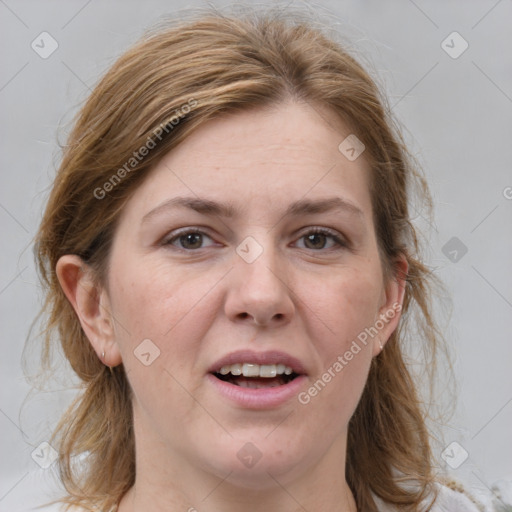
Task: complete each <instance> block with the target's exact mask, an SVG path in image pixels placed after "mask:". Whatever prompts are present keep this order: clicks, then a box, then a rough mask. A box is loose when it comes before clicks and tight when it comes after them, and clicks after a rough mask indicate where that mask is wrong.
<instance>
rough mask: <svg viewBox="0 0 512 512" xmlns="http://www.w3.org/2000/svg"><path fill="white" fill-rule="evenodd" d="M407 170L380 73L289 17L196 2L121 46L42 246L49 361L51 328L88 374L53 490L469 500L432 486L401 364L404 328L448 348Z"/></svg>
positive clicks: (298, 501)
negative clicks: (185, 15) (203, 9)
mask: <svg viewBox="0 0 512 512" xmlns="http://www.w3.org/2000/svg"><path fill="white" fill-rule="evenodd" d="M285 18H286V19H285ZM414 183H416V184H417V185H419V186H420V188H421V189H422V190H423V192H424V193H425V194H427V189H426V185H425V184H424V182H423V180H422V179H421V177H420V176H419V175H418V174H417V173H416V172H415V171H414V169H413V167H412V165H411V164H410V162H409V159H408V157H407V153H406V150H405V148H404V146H403V144H402V143H401V140H400V137H399V135H398V134H397V132H396V130H395V129H394V128H393V124H392V121H391V120H390V118H389V116H388V113H387V111H386V109H385V108H384V107H383V103H382V100H381V99H380V98H379V93H378V91H377V89H376V87H375V85H374V83H373V82H372V80H371V78H370V77H369V76H368V74H367V73H366V72H365V71H364V70H363V69H362V67H361V66H360V65H359V64H358V63H357V62H356V61H355V60H354V59H353V58H352V57H350V56H349V55H348V54H347V53H346V51H345V50H344V49H342V48H341V47H340V46H339V45H338V44H337V43H336V42H334V41H333V40H331V39H329V38H327V37H326V36H325V35H323V34H322V33H321V32H320V31H319V30H318V29H314V28H312V27H311V26H308V24H307V23H305V22H303V21H301V20H300V19H299V18H298V17H297V18H293V17H292V16H291V14H290V13H289V12H287V13H286V14H285V15H278V14H276V13H273V12H269V13H267V14H258V13H254V12H248V13H247V14H244V15H237V16H222V15H219V14H215V13H212V14H208V15H203V16H200V17H198V18H197V19H194V20H191V21H188V22H187V23H183V24H181V25H178V26H174V27H171V28H167V29H163V30H162V29H160V30H159V31H157V32H155V33H153V34H150V35H148V36H147V37H145V38H144V39H143V40H142V41H141V42H139V43H138V44H137V45H136V46H135V47H133V48H132V49H130V50H129V51H128V52H127V53H125V54H124V55H123V56H122V57H121V58H120V59H119V60H118V61H117V62H116V63H115V64H114V66H113V67H112V68H111V69H110V70H109V72H108V73H107V74H106V75H105V77H104V78H103V79H102V80H101V82H100V83H99V84H98V86H97V87H96V88H95V90H94V91H93V93H92V95H91V96H90V98H89V100H88V101H87V103H86V104H85V106H84V107H83V109H82V111H81V112H80V114H79V116H78V119H77V121H76V124H75V127H74V129H73V131H72V133H71V135H70V138H69V142H68V144H67V146H66V148H65V150H64V155H63V161H62V164H61V167H60V169H59V171H58V174H57V178H56V181H55V184H54V187H53V190H52V193H51V197H50V199H49V202H48V206H47V209H46V212H45V215H44V218H43V221H42V224H41V227H40V231H39V234H38V238H37V245H36V250H37V258H38V263H39V268H40V272H41V275H42V278H43V282H44V284H45V286H46V287H47V291H48V292H47V302H46V311H47V312H48V315H49V316H48V331H47V338H46V340H45V344H46V345H45V347H46V349H47V351H46V354H48V353H49V347H50V336H51V332H52V331H53V330H57V331H58V333H59V337H60V342H61V344H62V348H63V350H64V353H65V355H66V357H67V359H68V360H69V363H70V364H71V366H72V368H73V370H74V371H75V372H76V374H77V375H78V376H79V378H80V379H81V380H82V381H83V393H82V394H81V395H80V396H79V397H78V399H77V401H76V403H75V404H74V405H73V406H72V408H71V409H70V410H69V411H68V412H67V413H66V415H65V416H64V417H63V419H62V421H61V423H60V425H59V427H58V429H57V432H56V436H55V440H54V441H53V443H54V444H57V443H58V447H59V454H60V458H59V468H60V471H61V477H62V481H63V483H64V485H65V487H66V491H67V496H66V498H65V499H64V500H63V501H64V503H66V504H68V505H70V506H74V507H79V509H80V510H84V509H85V510H103V511H108V510H117V511H118V512H132V511H141V510H184V511H185V510H188V511H193V510H198V511H201V512H202V511H219V510H223V511H230V510H235V509H236V510H247V511H259V510H265V511H267V510H280V511H292V510H293V511H295V510H308V511H311V512H313V511H317V510H318V511H320V510H322V511H324V510H333V511H334V510H343V511H346V512H348V511H356V510H358V511H377V510H410V511H413V510H414V511H416V510H418V511H419V510H458V509H457V508H456V507H458V506H459V505H460V507H461V508H460V510H466V511H473V510H477V509H476V508H475V506H474V504H472V502H471V501H470V500H469V499H468V498H467V497H465V496H463V495H462V494H460V493H456V492H454V491H451V490H449V489H448V488H447V487H443V486H440V485H439V484H438V483H437V476H436V475H435V472H434V463H433V459H432V455H431V449H430V444H429V433H428V430H427V428H426V426H425V411H424V410H423V408H422V406H421V402H420V399H419V396H418V394H417V391H416V388H415V383H414V381H413V379H412V377H411V375H410V373H409V370H408V368H407V366H406V364H405V362H404V357H403V343H404V340H406V339H407V333H408V330H407V319H408V318H414V325H413V327H414V331H415V332H416V338H415V339H414V342H415V343H418V344H423V345H424V347H425V350H426V351H427V352H428V351H430V352H431V353H432V354H434V353H435V351H436V348H437V347H438V346H439V344H440V343H441V340H440V337H439V335H438V332H437V330H436V327H435V324H434V322H433V320H432V318H431V314H430V306H429V282H430V281H431V280H432V276H431V275H430V273H429V271H428V269H427V268H426V267H425V266H424V265H423V264H422V263H421V261H420V259H419V258H418V256H417V249H418V247H417V239H416V233H415V230H414V227H413V225H412V224H411V222H410V218H409V212H408V207H407V202H408V196H409V194H410V188H411V187H412V186H414ZM414 312H416V313H415V316H414V317H412V315H413V313H414ZM418 333H419V334H418ZM442 507H444V508H442ZM447 507H448V508H447Z"/></svg>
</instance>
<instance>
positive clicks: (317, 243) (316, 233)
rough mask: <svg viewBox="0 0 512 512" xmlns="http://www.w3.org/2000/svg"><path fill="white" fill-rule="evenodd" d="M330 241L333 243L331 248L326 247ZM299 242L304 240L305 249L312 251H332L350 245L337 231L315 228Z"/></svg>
mask: <svg viewBox="0 0 512 512" xmlns="http://www.w3.org/2000/svg"><path fill="white" fill-rule="evenodd" d="M328 239H331V241H332V243H331V245H330V246H329V247H326V246H325V245H326V242H327V241H328ZM299 240H304V245H305V247H304V248H305V249H312V250H321V249H332V248H333V247H336V246H338V247H347V245H348V244H347V243H346V242H345V240H343V239H342V238H341V237H340V236H339V235H338V233H337V232H336V231H331V230H330V229H327V228H313V229H311V230H310V231H308V232H307V233H305V234H303V235H302V236H301V237H300V239H299Z"/></svg>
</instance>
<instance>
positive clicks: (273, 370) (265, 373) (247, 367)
mask: <svg viewBox="0 0 512 512" xmlns="http://www.w3.org/2000/svg"><path fill="white" fill-rule="evenodd" d="M219 373H220V374H221V375H227V374H228V373H231V375H236V376H238V375H243V376H244V377H263V378H269V379H270V378H272V377H275V376H277V375H283V374H284V375H291V374H292V373H293V369H292V368H290V367H289V366H285V365H284V364H262V365H259V364H253V363H243V364H242V363H236V364H229V365H226V366H223V367H222V368H221V369H220V370H219Z"/></svg>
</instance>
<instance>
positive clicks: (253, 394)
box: [207, 373, 306, 409]
mask: <svg viewBox="0 0 512 512" xmlns="http://www.w3.org/2000/svg"><path fill="white" fill-rule="evenodd" d="M207 378H208V379H209V381H210V382H211V383H212V384H213V385H214V386H215V388H216V389H217V391H218V392H219V393H220V394H221V395H223V396H225V397H226V398H228V399H229V400H231V401H232V402H234V403H235V404H237V405H239V406H241V407H245V408H250V409H265V408H269V407H278V406H280V405H282V404H284V403H286V402H287V401H288V400H290V399H292V398H294V397H296V396H297V395H298V394H299V391H300V388H301V387H302V386H303V384H304V382H305V381H306V376H305V375H299V376H298V377H295V379H293V380H292V381H290V382H288V383H287V384H283V385H281V386H276V387H274V388H259V389H253V388H243V387H241V386H237V385H236V384H231V383H230V382H225V381H223V380H220V379H218V378H217V377H215V375H212V374H211V373H209V374H208V375H207Z"/></svg>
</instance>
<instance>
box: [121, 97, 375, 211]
mask: <svg viewBox="0 0 512 512" xmlns="http://www.w3.org/2000/svg"><path fill="white" fill-rule="evenodd" d="M350 134H351V132H350V130H349V129H348V128H347V127H346V126H345V125H344V124H343V123H342V122H341V120H340V119H338V118H337V117H336V116H335V115H334V114H333V113H332V112H330V111H328V110H326V109H325V108H321V107H318V106H311V105H310V104H307V103H302V104H298V103H284V104H279V105H274V106H272V107H271V108H266V109H258V110H247V111H243V112H238V113H235V114H230V115H226V116H224V117H221V118H216V119H213V120H211V121H208V122H207V123H205V124H204V125H203V126H201V127H200V128H199V129H198V130H196V131H195V132H194V133H193V134H192V135H190V136H189V137H188V138H187V139H185V140H184V141H183V142H182V143H181V144H180V145H179V146H178V147H176V148H174V149H173V150H172V151H170V152H169V153H168V154H167V155H165V156H164V157H163V158H162V159H161V160H160V161H159V162H158V164H156V165H155V167H154V168H153V169H152V170H151V171H150V172H149V174H148V177H147V178H146V179H145V181H144V182H143V183H142V184H141V185H140V187H139V189H138V190H137V191H136V192H135V194H134V195H133V197H132V198H131V200H130V201H129V203H128V204H127V209H128V210H129V212H127V214H128V215H130V216H132V214H133V220H135V219H136V218H140V217H141V216H145V215H146V214H147V213H148V212H149V211H151V209H153V208H154V207H155V206H156V205H158V204H160V203H162V202H164V201H166V200H169V199H170V198H172V197H173V196H184V195H187V196H195V197H198V198H202V199H211V200H212V201H216V202H223V203H226V202H229V203H230V204H232V205H233V206H234V208H235V210H237V211H239V212H240V213H244V214H249V213H251V211H254V210H257V209H259V210H260V212H259V213H260V214H263V213H267V212H270V211H274V210H277V208H279V209H282V208H283V207H285V206H287V205H288V204H291V203H293V202H297V201H298V200H301V199H302V200H303V199H315V198H320V197H322V198H324V197H326V196H329V197H332V196H342V197H343V198H344V199H345V200H347V201H349V202H352V203H355V204H358V205H359V207H360V209H362V210H368V211H369V210H371V200H370V196H369V187H368V177H369V169H368V164H367V162H366V161H365V159H364V155H361V156H360V157H358V158H357V159H356V160H354V161H351V160H349V159H348V158H347V157H346V156H345V155H344V154H343V153H342V152H341V151H340V150H339V145H340V143H342V141H343V140H345V139H346V138H347V137H348V136H349V135H350Z"/></svg>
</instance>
